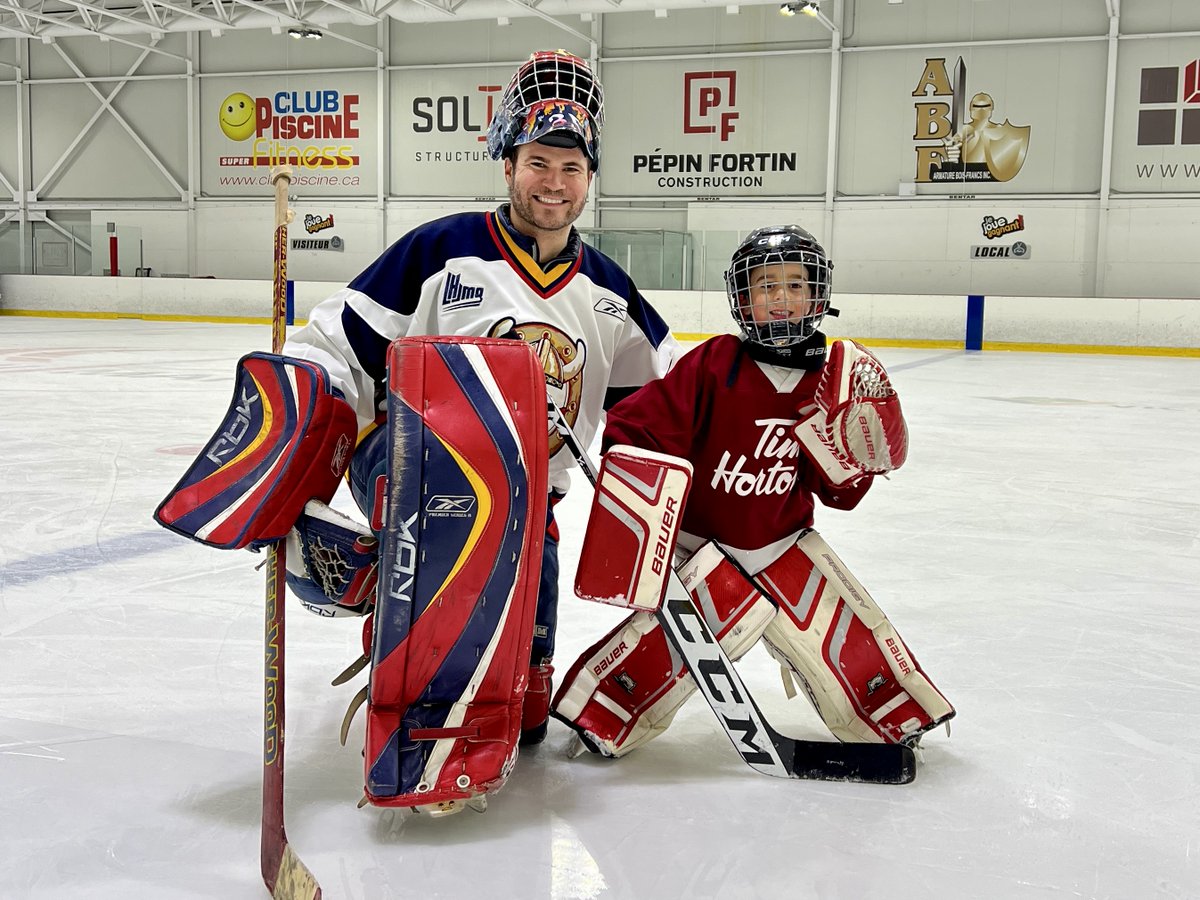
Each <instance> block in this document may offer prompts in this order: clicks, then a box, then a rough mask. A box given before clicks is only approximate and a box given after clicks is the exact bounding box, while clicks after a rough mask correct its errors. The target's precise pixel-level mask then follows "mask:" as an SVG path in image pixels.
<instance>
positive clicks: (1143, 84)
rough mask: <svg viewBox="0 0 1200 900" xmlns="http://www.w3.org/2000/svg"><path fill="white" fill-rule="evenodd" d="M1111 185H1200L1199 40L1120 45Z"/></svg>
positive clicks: (1132, 189) (1131, 188)
mask: <svg viewBox="0 0 1200 900" xmlns="http://www.w3.org/2000/svg"><path fill="white" fill-rule="evenodd" d="M1112 185H1113V190H1114V191H1120V192H1128V193H1142V192H1147V193H1156V192H1163V193H1170V192H1194V191H1197V190H1200V40H1197V39H1195V38H1190V39H1189V38H1173V39H1169V40H1153V39H1147V40H1144V41H1128V42H1125V43H1123V44H1122V45H1121V56H1120V57H1119V60H1118V63H1117V96H1116V110H1115V115H1114V119H1113V171H1112Z"/></svg>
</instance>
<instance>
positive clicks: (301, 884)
mask: <svg viewBox="0 0 1200 900" xmlns="http://www.w3.org/2000/svg"><path fill="white" fill-rule="evenodd" d="M291 181H292V170H291V167H290V166H279V167H278V168H276V169H274V170H273V171H272V172H271V183H272V184H273V185H274V187H275V272H274V279H273V285H272V286H273V289H274V293H273V308H272V313H271V352H272V353H279V352H281V351H282V350H283V342H284V339H285V337H286V336H287V241H288V235H287V227H288V222H290V221H291V218H292V211H291V210H289V209H288V186H289V185H290V184H291ZM285 553H286V548H285V547H284V542H283V541H276V542H275V543H273V544H271V545H270V546H269V547H268V548H267V561H266V565H267V603H266V634H265V656H266V665H265V670H264V681H263V785H262V844H261V848H260V859H261V861H262V876H263V881H264V882H266V885H267V890H269V891H270V892H271V896H272V897H275V898H278V900H318V898H320V896H321V887H320V885H318V884H317V880H316V878H314V877H313V874H312V872H310V871H309V870H308V867H307V866H305V865H304V863H302V862H301V861H300V858H299V857H298V856H296V852H295V851H294V850H293V849H292V847H291V845H290V844H289V843H288V839H287V832H286V831H284V827H283V722H284V716H283V707H284V703H283V691H284V675H283V673H284V665H283V664H284V628H283V624H284V598H285V596H286V594H285V588H286V582H285V580H284V579H285V575H286V572H287V566H286V556H285Z"/></svg>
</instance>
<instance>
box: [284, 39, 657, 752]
mask: <svg viewBox="0 0 1200 900" xmlns="http://www.w3.org/2000/svg"><path fill="white" fill-rule="evenodd" d="M603 116H604V99H603V91H602V88H601V85H600V83H599V82H598V81H596V79H595V77H594V76H593V74H592V72H591V70H590V68H589V67H588V66H587V64H586V63H585V62H584V61H583V60H581V59H579V58H577V57H575V56H571V55H570V54H567V53H564V52H561V51H543V52H537V53H534V54H532V55H531V57H530V59H529V60H528V61H527V62H525V63H524V64H523V65H522V66H521V67H520V68H519V69H518V70H517V72H516V74H514V76H513V78H512V80H511V81H510V82H509V85H508V87H507V88H506V90H505V93H504V95H503V97H502V99H501V103H500V106H499V109H498V111H497V113H496V115H495V116H494V118H493V120H492V122H491V125H490V127H489V130H488V150H489V153H490V155H491V156H492V158H493V159H498V160H503V163H504V177H505V181H506V182H507V184H508V193H509V202H508V203H506V204H503V205H502V206H500V207H499V208H498V209H497V210H495V211H494V212H488V213H463V214H459V215H453V216H449V217H446V218H443V219H439V220H436V221H433V222H429V223H426V224H425V225H422V226H420V227H418V228H416V229H414V230H413V231H411V232H409V233H408V234H406V235H404V236H403V237H402V238H400V240H398V241H397V242H396V243H394V244H393V245H392V246H391V247H389V248H388V249H387V250H385V251H384V253H383V254H382V255H381V256H380V257H379V258H378V259H377V260H376V261H375V262H374V263H373V264H372V265H371V266H370V267H369V268H367V270H366V271H364V272H363V273H362V274H360V275H359V276H358V277H357V278H355V279H354V280H353V281H352V282H351V283H350V284H349V285H348V286H347V287H346V288H344V289H342V290H341V291H339V292H337V293H336V294H335V295H334V296H332V297H330V298H329V299H328V300H326V301H325V302H323V303H321V304H320V305H319V306H317V307H316V308H315V309H314V310H313V312H312V315H311V316H310V318H309V323H308V325H306V326H305V327H304V328H302V329H300V330H299V331H297V332H295V333H294V334H293V335H292V336H291V338H289V340H288V341H287V343H286V345H285V346H284V350H283V354H284V356H285V357H293V358H299V359H302V360H307V361H310V362H313V363H318V364H320V365H321V366H323V367H324V368H325V369H326V370H327V372H328V373H329V376H330V381H331V383H332V385H333V387H334V388H335V389H336V390H338V391H340V393H341V394H342V396H343V397H344V399H345V400H346V402H347V403H349V404H350V406H351V407H353V409H354V411H355V413H356V415H357V418H358V424H359V429H360V440H359V443H358V447H357V449H356V451H355V454H354V456H353V458H352V461H351V463H350V481H351V488H352V492H353V494H354V497H355V500H356V501H357V502H358V504H359V506H360V507H361V509H362V510H363V512H364V514H366V515H367V516H368V520H369V521H370V522H372V523H373V524H376V523H378V522H379V511H378V509H376V506H377V503H378V498H377V497H376V491H375V486H376V485H377V484H378V483H379V476H380V475H381V474H382V473H383V472H384V469H385V461H386V458H387V453H388V446H387V443H388V442H387V440H386V438H387V429H386V428H383V427H379V426H380V425H381V424H383V421H382V419H381V412H382V409H383V407H382V401H383V400H384V398H385V389H384V388H385V355H386V352H387V348H388V346H389V344H390V343H391V342H392V341H393V340H395V339H396V338H399V337H411V336H417V335H462V336H478V337H486V336H491V337H502V336H503V337H516V338H520V339H522V340H524V341H527V342H528V343H529V344H530V345H531V346H532V347H533V349H534V351H535V353H536V355H537V357H538V360H539V361H540V362H541V365H542V368H543V371H544V374H545V378H546V382H547V386H548V388H549V390H550V394H551V396H552V397H553V398H554V399H555V401H556V402H557V403H558V405H559V406H560V408H561V409H562V410H563V411H564V413H565V414H566V417H567V419H568V420H569V421H570V422H571V425H572V427H573V428H574V429H575V432H576V434H577V435H578V436H579V437H580V439H581V440H583V441H584V442H590V441H591V440H592V438H593V437H594V435H595V434H596V430H597V428H598V426H599V423H600V420H601V417H602V414H603V411H604V410H605V409H606V408H607V407H608V406H610V405H611V404H613V403H615V402H616V401H617V400H620V399H621V398H622V397H624V396H626V395H628V394H630V393H632V392H633V391H634V390H636V389H637V388H638V387H640V386H641V385H643V384H645V383H646V382H647V381H650V380H653V379H655V378H658V377H660V376H662V375H663V374H664V373H665V372H666V371H667V370H668V369H669V368H670V366H671V364H672V362H673V361H674V359H675V357H676V356H677V355H678V353H679V350H678V345H677V344H676V342H675V340H674V339H673V338H672V337H671V336H670V334H669V331H668V329H667V326H666V325H665V323H664V322H663V320H662V318H661V317H660V316H659V315H658V314H657V313H656V312H655V311H654V309H653V308H652V307H651V306H650V305H649V304H648V303H647V302H646V300H645V299H644V298H643V297H642V296H641V294H640V293H639V292H638V290H637V288H636V286H635V285H634V283H633V281H632V280H631V279H630V277H629V276H628V275H627V274H626V273H625V272H623V271H622V270H621V268H620V267H619V266H618V265H617V264H616V263H615V262H613V261H612V260H611V259H609V258H608V257H606V256H604V255H603V254H602V253H600V252H599V251H597V250H595V249H594V248H592V247H590V246H588V245H586V244H584V243H583V242H582V240H581V239H580V236H579V233H578V232H577V231H576V230H575V228H574V222H575V220H576V219H577V218H578V217H579V215H580V213H581V212H582V211H583V207H584V204H585V202H586V198H587V192H588V188H589V187H590V185H591V181H592V178H593V176H594V175H595V172H596V169H597V166H598V165H599V162H600V129H601V126H602V124H603ZM560 451H562V441H561V438H558V437H557V435H552V436H551V438H550V444H549V452H550V471H549V476H550V482H549V483H550V487H551V503H553V502H554V501H555V500H556V499H557V498H558V497H561V496H562V494H563V493H564V492H565V490H566V488H567V485H568V483H569V478H568V473H567V470H568V469H569V467H570V465H571V457H570V454H569V453H568V452H560ZM557 546H558V544H557V531H556V527H555V523H554V518H553V512H552V511H551V513H550V516H549V521H548V527H547V535H546V539H545V542H544V549H543V556H542V573H541V587H540V591H539V595H538V604H537V607H538V609H537V617H536V625H535V630H534V640H533V648H532V654H531V663H530V665H531V668H530V673H529V688H528V691H527V692H526V695H525V713H524V716H523V720H522V743H523V744H529V743H538V742H540V741H541V740H542V739H543V738H544V736H545V733H546V721H547V716H548V711H549V701H550V679H551V674H552V672H553V669H552V667H551V660H552V659H553V656H554V635H555V628H556V622H557V603H558V550H557ZM291 556H292V558H293V559H301V558H302V556H301V555H300V554H295V553H293V554H291ZM301 580H302V579H301ZM290 583H292V584H293V587H294V588H295V587H296V585H297V580H296V579H292V580H291V582H290ZM301 596H302V598H304V599H305V604H306V606H308V607H309V608H310V609H313V610H314V611H318V612H320V613H322V614H325V615H331V614H344V613H346V612H355V613H363V612H368V611H369V610H370V608H371V603H372V597H370V596H364V595H357V596H342V597H339V598H336V599H329V598H326V597H322V596H319V595H317V594H316V593H313V592H311V591H309V592H308V593H307V594H305V593H304V592H303V589H302V590H301Z"/></svg>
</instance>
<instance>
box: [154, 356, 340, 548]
mask: <svg viewBox="0 0 1200 900" xmlns="http://www.w3.org/2000/svg"><path fill="white" fill-rule="evenodd" d="M357 427H358V426H357V419H356V417H355V415H354V410H353V409H352V408H351V407H350V404H348V403H347V402H346V401H345V400H343V399H342V398H341V397H340V396H338V395H337V394H335V393H334V392H333V391H332V389H331V388H330V385H329V375H328V373H326V371H325V369H324V368H323V367H322V366H319V365H317V364H316V363H311V362H307V361H304V360H299V359H290V358H288V357H283V356H277V355H275V354H271V353H251V354H248V355H247V356H244V357H242V359H241V361H240V362H239V363H238V370H237V381H236V384H235V386H234V393H233V401H232V402H231V403H230V405H229V411H228V412H227V413H226V414H225V419H224V420H223V421H222V422H221V425H220V427H219V428H218V429H217V433H216V434H214V435H213V436H212V437H211V438H210V439H209V441H208V443H207V444H205V445H204V449H203V450H201V451H200V455H199V456H198V457H197V458H196V461H195V462H193V463H192V465H191V467H190V468H188V470H187V472H186V473H185V474H184V476H183V478H181V479H180V481H179V483H178V484H177V485H175V487H174V489H173V490H172V491H171V493H170V494H168V495H167V498H166V499H165V500H163V502H162V503H161V504H159V507H158V509H157V510H155V512H154V518H155V519H156V520H157V521H158V522H159V524H161V525H164V526H165V527H167V528H169V529H171V530H172V531H174V532H177V533H179V534H182V535H184V536H185V537H190V538H193V539H195V540H197V541H200V542H201V543H203V544H208V545H209V546H212V547H220V548H223V549H229V548H238V547H245V546H247V545H250V544H254V543H268V542H270V541H276V540H279V539H280V538H282V537H284V536H285V535H286V534H287V533H288V529H290V528H291V527H292V525H293V524H295V522H296V519H297V518H298V517H299V516H300V512H301V510H303V509H304V504H305V503H307V502H308V501H309V500H312V499H316V500H320V501H322V502H328V501H329V499H330V498H331V497H332V496H333V494H334V492H335V491H336V490H337V486H338V480H339V479H340V478H341V477H342V474H343V473H344V472H345V471H346V466H347V464H348V463H349V460H350V450H351V448H352V447H353V446H354V435H355V431H356V429H357Z"/></svg>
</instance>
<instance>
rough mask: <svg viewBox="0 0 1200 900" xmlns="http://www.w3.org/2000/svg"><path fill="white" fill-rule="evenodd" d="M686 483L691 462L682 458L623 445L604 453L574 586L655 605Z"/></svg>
mask: <svg viewBox="0 0 1200 900" xmlns="http://www.w3.org/2000/svg"><path fill="white" fill-rule="evenodd" d="M691 484H692V465H691V463H689V462H688V461H687V460H686V459H681V458H680V457H677V456H668V455H666V454H663V453H655V452H653V451H650V450H640V449H638V448H636V447H628V446H624V445H617V446H615V447H612V448H611V449H610V450H609V451H608V452H607V453H605V454H604V459H603V460H602V461H601V463H600V472H599V474H598V475H597V476H596V492H595V494H594V495H593V498H592V510H591V514H590V515H589V516H588V524H587V531H586V532H584V536H583V546H582V548H581V549H580V554H579V565H578V567H577V569H576V574H575V593H576V594H578V595H579V596H580V597H582V598H583V599H584V600H595V601H597V602H599V603H611V604H613V605H614V606H625V607H628V608H631V609H638V610H649V611H651V612H653V611H654V610H656V609H658V607H659V604H661V603H662V598H663V595H664V594H665V593H666V591H667V579H668V578H669V577H670V574H671V561H672V559H673V558H674V554H675V542H676V539H677V538H678V537H679V524H680V521H681V519H682V517H681V515H680V514H681V512H682V511H683V504H684V502H685V501H686V500H687V494H688V490H689V488H690V487H691Z"/></svg>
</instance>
